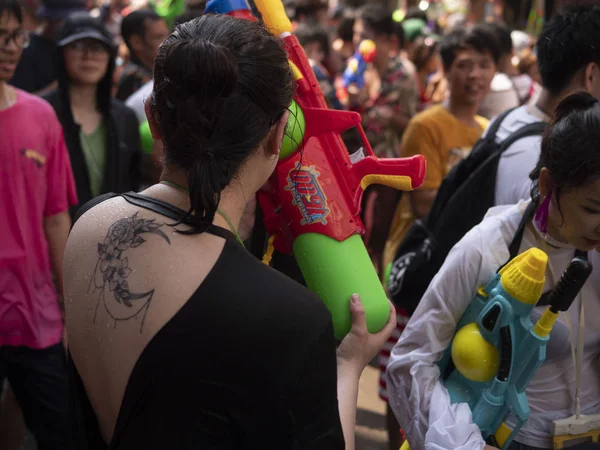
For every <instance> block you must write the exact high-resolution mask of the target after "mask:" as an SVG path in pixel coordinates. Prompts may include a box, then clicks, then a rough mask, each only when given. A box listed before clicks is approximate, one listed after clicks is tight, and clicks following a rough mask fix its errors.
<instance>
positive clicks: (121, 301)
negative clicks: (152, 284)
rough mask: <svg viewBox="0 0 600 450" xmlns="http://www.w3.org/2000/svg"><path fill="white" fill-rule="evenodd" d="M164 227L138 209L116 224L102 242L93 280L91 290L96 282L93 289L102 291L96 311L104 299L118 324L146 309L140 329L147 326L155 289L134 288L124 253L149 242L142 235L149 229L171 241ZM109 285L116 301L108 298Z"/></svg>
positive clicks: (105, 305) (148, 231) (99, 245)
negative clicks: (129, 277) (137, 290)
mask: <svg viewBox="0 0 600 450" xmlns="http://www.w3.org/2000/svg"><path fill="white" fill-rule="evenodd" d="M161 227H162V224H159V223H156V221H155V219H141V218H138V213H135V214H134V215H133V216H131V217H125V218H123V219H119V220H118V221H117V222H115V223H114V224H112V225H111V226H110V228H109V229H108V232H107V233H106V237H105V238H104V241H103V242H102V243H98V262H97V263H96V269H95V270H94V277H93V279H92V280H91V281H90V290H91V289H92V285H93V291H92V292H96V291H98V290H99V291H100V297H99V298H98V304H97V305H96V315H97V313H98V306H99V305H100V302H103V303H104V307H105V308H106V311H107V312H108V314H109V315H110V316H111V317H112V318H113V319H114V320H115V327H116V326H117V322H118V321H122V320H128V319H131V318H133V317H136V316H137V315H138V314H140V313H142V324H141V327H140V332H141V330H142V328H143V326H144V320H145V317H146V313H147V312H148V308H149V307H150V302H151V301H152V296H153V294H154V289H152V290H150V291H148V292H131V290H130V289H129V283H128V281H127V277H128V276H129V275H130V274H131V272H132V270H131V268H130V267H129V259H128V258H127V256H124V253H125V252H126V251H127V250H129V249H131V248H137V247H139V246H140V245H142V244H143V243H144V242H146V239H144V238H143V237H142V235H143V234H146V233H151V234H155V235H157V236H160V237H162V238H163V239H164V240H165V241H167V243H169V245H170V244H171V241H170V240H169V237H168V236H167V235H166V234H165V233H164V232H163V231H162V230H161ZM107 288H108V292H109V293H111V294H112V297H114V299H115V302H116V303H115V302H111V301H108V300H107V299H106V289H107ZM96 315H95V316H94V321H95V320H96Z"/></svg>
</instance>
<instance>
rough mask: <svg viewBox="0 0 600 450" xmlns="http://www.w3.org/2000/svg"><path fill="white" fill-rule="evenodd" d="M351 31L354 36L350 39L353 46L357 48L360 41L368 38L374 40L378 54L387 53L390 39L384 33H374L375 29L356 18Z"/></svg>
mask: <svg viewBox="0 0 600 450" xmlns="http://www.w3.org/2000/svg"><path fill="white" fill-rule="evenodd" d="M353 33H354V36H353V39H352V40H353V43H354V47H355V48H358V45H359V44H360V43H361V42H362V41H364V40H366V39H369V40H371V41H373V42H375V47H376V48H377V54H378V55H379V54H381V55H383V54H387V53H389V51H390V50H391V39H390V38H389V37H387V36H386V35H385V34H377V33H375V31H374V30H373V29H371V28H370V27H369V26H368V25H367V24H365V23H364V22H363V21H362V20H361V19H356V21H355V22H354V28H353Z"/></svg>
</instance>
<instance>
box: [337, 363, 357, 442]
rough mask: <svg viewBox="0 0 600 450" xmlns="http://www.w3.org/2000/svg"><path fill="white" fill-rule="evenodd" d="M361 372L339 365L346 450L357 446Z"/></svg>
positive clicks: (341, 419) (340, 401) (341, 413)
mask: <svg viewBox="0 0 600 450" xmlns="http://www.w3.org/2000/svg"><path fill="white" fill-rule="evenodd" d="M360 374H361V372H360V371H358V370H353V369H352V368H351V367H340V366H339V365H338V376H337V392H338V404H339V408H340V421H341V422H342V431H343V432H344V442H345V443H346V447H345V448H346V450H354V448H355V442H354V428H355V426H356V404H357V402H358V382H359V380H360Z"/></svg>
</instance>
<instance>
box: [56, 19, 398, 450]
mask: <svg viewBox="0 0 600 450" xmlns="http://www.w3.org/2000/svg"><path fill="white" fill-rule="evenodd" d="M293 89H294V84H293V77H292V74H291V70H290V66H289V64H288V59H287V56H286V53H285V51H284V49H283V47H282V43H281V41H280V40H279V39H278V38H276V37H274V36H273V35H271V34H270V33H269V32H268V31H267V30H266V29H265V28H263V27H262V26H261V25H259V24H257V23H253V22H250V21H246V20H239V19H234V18H231V17H227V16H211V15H209V16H204V17H200V18H198V19H194V20H192V21H190V22H186V23H183V24H181V25H179V26H178V27H177V28H176V29H175V31H174V32H173V33H172V34H171V35H170V36H169V37H168V38H167V39H166V40H165V42H164V43H163V44H162V46H161V47H160V49H159V53H158V57H157V59H156V63H155V67H154V89H153V92H152V96H151V97H150V99H149V100H148V102H147V104H146V115H147V117H148V120H149V124H150V128H151V131H152V135H153V138H154V139H157V140H160V141H162V143H163V144H164V151H165V157H164V170H163V173H162V176H161V182H160V183H159V184H156V185H154V186H151V187H150V188H148V189H147V190H145V191H143V192H142V193H141V194H133V193H130V194H123V195H119V196H116V195H111V196H104V197H101V198H99V199H98V200H97V201H95V202H94V203H93V204H88V205H86V206H84V207H83V208H82V210H80V212H79V213H78V220H77V222H76V223H75V225H74V227H73V230H72V232H71V235H70V237H69V241H68V244H67V250H66V256H65V275H64V278H65V280H67V281H66V282H65V298H66V304H67V317H68V319H67V330H68V335H69V340H70V347H69V350H70V367H71V370H72V375H73V378H72V379H73V383H72V387H73V397H72V398H73V412H74V415H73V417H74V422H73V424H74V427H75V428H74V431H73V436H74V442H73V448H76V449H77V450H82V449H83V450H84V449H91V448H93V449H96V448H107V447H108V448H110V449H136V450H137V449H144V450H149V449H161V450H164V449H178V450H184V449H270V448H272V449H278V450H279V449H328V450H329V449H343V448H347V449H352V448H354V436H353V430H354V421H355V415H356V399H357V392H358V379H359V377H360V374H361V372H362V370H363V368H364V367H365V366H366V364H367V363H368V362H369V361H370V360H371V359H372V358H373V357H374V356H375V354H376V353H377V350H378V349H379V348H380V347H381V346H382V345H383V343H384V342H385V341H386V339H387V337H388V336H389V335H390V333H391V330H392V329H393V327H394V323H393V322H392V319H390V322H389V323H388V324H387V326H386V327H385V328H384V330H382V331H381V332H380V333H378V334H375V335H371V334H369V333H368V332H367V330H366V325H365V320H364V309H363V307H362V305H361V302H360V299H359V298H358V297H357V296H355V297H353V299H352V301H351V302H350V311H351V314H352V317H353V327H352V330H351V332H350V333H349V334H348V336H347V337H346V338H345V339H344V340H343V341H342V343H341V344H340V346H339V347H338V349H337V357H336V346H335V340H334V335H333V326H332V322H331V316H330V314H329V312H328V311H327V309H326V308H325V306H324V305H323V304H322V303H321V302H320V300H319V299H318V298H317V297H316V296H315V295H314V294H312V293H310V292H309V291H308V290H306V289H305V288H304V287H302V286H300V285H299V284H297V283H295V282H294V281H292V280H290V279H289V278H287V277H285V276H284V275H282V274H280V273H278V272H276V271H274V270H273V269H271V268H269V267H267V266H265V265H264V264H262V263H260V262H259V261H258V260H257V259H255V258H254V257H252V255H250V253H248V252H247V251H246V250H245V249H244V247H243V244H242V242H243V238H244V236H242V235H241V234H242V233H239V232H238V230H239V229H240V222H241V219H242V215H243V213H244V210H245V209H246V205H247V204H248V202H249V200H250V199H252V198H253V197H254V195H255V193H256V192H257V191H258V190H259V189H260V188H261V186H262V185H263V184H264V183H265V182H266V181H267V179H268V178H269V177H270V175H271V173H272V172H273V170H274V168H275V166H276V164H277V161H278V157H279V153H280V151H281V143H282V138H283V133H284V129H285V126H286V123H287V117H288V111H287V108H288V106H289V105H290V103H291V100H292V93H293ZM390 310H391V312H392V314H391V316H390V317H391V318H393V317H395V312H394V311H393V307H392V306H390ZM338 394H339V397H338ZM344 441H345V447H344Z"/></svg>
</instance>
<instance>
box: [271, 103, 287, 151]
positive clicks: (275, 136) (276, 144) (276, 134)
mask: <svg viewBox="0 0 600 450" xmlns="http://www.w3.org/2000/svg"><path fill="white" fill-rule="evenodd" d="M289 116H290V112H289V111H288V110H286V111H285V112H284V113H283V114H282V116H281V117H280V118H279V120H278V121H277V123H276V124H275V126H274V127H273V129H272V130H271V133H270V136H269V139H268V141H267V146H266V152H267V155H269V156H276V157H277V158H279V155H280V153H281V143H282V141H283V134H284V133H285V128H286V127H287V123H288V118H289Z"/></svg>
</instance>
